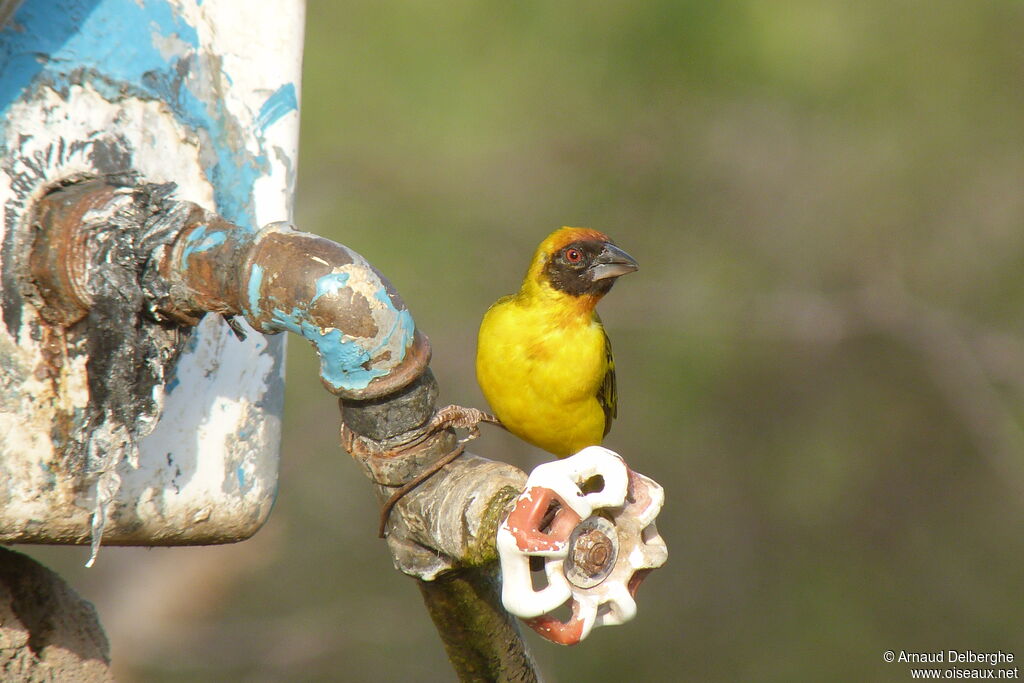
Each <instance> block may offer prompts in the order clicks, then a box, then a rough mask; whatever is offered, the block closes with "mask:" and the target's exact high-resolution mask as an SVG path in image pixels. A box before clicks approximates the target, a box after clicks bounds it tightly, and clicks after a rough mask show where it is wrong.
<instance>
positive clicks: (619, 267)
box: [587, 242, 640, 282]
mask: <svg viewBox="0 0 1024 683" xmlns="http://www.w3.org/2000/svg"><path fill="white" fill-rule="evenodd" d="M639 267H640V266H638V265H637V264H636V259H634V258H633V257H632V256H630V255H629V254H627V253H626V252H624V251H622V250H621V249H619V248H618V247H617V246H615V245H614V244H609V243H607V242H606V243H605V245H604V248H602V249H601V251H600V252H599V253H598V254H597V256H595V257H594V260H593V261H592V262H591V265H590V267H589V268H587V272H588V273H590V279H591V281H593V282H597V281H598V280H607V279H608V278H615V277H619V276H620V275H625V274H626V273H632V272H633V271H634V270H636V269H637V268H639Z"/></svg>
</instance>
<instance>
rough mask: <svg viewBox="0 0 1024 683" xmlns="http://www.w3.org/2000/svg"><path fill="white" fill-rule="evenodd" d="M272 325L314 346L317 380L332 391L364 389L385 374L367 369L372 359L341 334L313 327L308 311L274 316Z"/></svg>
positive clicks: (277, 309) (361, 348)
mask: <svg viewBox="0 0 1024 683" xmlns="http://www.w3.org/2000/svg"><path fill="white" fill-rule="evenodd" d="M273 323H274V324H275V325H276V326H277V327H279V328H280V329H282V330H288V331H289V332H294V333H295V334H298V335H302V336H303V337H305V338H306V339H308V340H309V341H311V342H313V345H314V346H316V349H317V353H318V354H319V355H320V376H321V377H322V378H323V379H324V381H325V382H327V383H328V384H329V385H330V386H331V388H333V389H335V390H356V389H365V388H366V387H367V386H368V385H369V384H370V382H371V381H372V380H373V379H374V378H376V377H381V376H383V375H386V374H387V370H383V369H380V368H370V369H367V368H366V367H365V366H366V365H368V364H369V362H370V360H371V359H372V358H373V355H372V353H371V352H370V351H368V350H367V349H365V348H363V347H362V346H360V344H359V342H357V341H355V340H354V339H352V338H349V339H347V340H346V339H345V335H344V334H343V333H342V331H341V330H337V329H329V330H326V331H325V330H324V329H323V328H321V327H319V326H318V325H317V324H316V323H314V322H313V321H312V320H311V319H310V317H309V313H308V312H307V311H304V310H302V309H300V308H293V309H292V310H291V313H285V312H284V311H282V310H281V309H279V308H275V309H274V312H273Z"/></svg>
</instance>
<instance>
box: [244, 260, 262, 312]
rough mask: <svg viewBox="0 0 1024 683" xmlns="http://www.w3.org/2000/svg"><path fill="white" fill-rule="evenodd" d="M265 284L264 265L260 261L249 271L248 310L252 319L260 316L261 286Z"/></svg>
mask: <svg viewBox="0 0 1024 683" xmlns="http://www.w3.org/2000/svg"><path fill="white" fill-rule="evenodd" d="M262 286H263V266H261V265H259V264H258V263H254V264H252V269H251V270H250V271H249V287H248V292H249V310H248V312H247V314H248V316H249V319H250V320H255V319H257V318H259V317H260V315H261V314H262V311H261V310H260V288H261V287H262Z"/></svg>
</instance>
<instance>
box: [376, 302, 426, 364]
mask: <svg viewBox="0 0 1024 683" xmlns="http://www.w3.org/2000/svg"><path fill="white" fill-rule="evenodd" d="M375 296H376V298H377V301H380V302H381V303H382V304H384V305H385V306H386V307H388V308H389V309H391V312H392V313H393V314H394V318H395V324H394V325H392V326H391V329H390V330H389V331H388V333H387V335H386V336H385V337H384V341H383V342H382V343H381V345H380V346H379V347H378V348H377V350H378V351H379V350H382V349H383V348H384V347H385V346H387V345H388V344H390V343H391V338H392V337H394V336H395V335H396V334H400V335H401V340H400V341H399V343H398V348H400V349H402V353H403V354H404V353H405V350H406V349H407V348H409V345H410V344H412V340H413V337H414V336H415V334H416V323H415V322H414V321H413V319H412V314H411V313H409V311H404V310H403V311H400V310H398V309H397V308H395V303H394V302H393V301H392V300H391V295H390V294H389V293H388V290H387V288H386V287H381V288H380V289H378V290H377V293H376V295H375ZM403 358H404V356H403ZM398 360H399V361H401V360H402V358H399V359H398Z"/></svg>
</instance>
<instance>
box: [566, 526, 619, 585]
mask: <svg viewBox="0 0 1024 683" xmlns="http://www.w3.org/2000/svg"><path fill="white" fill-rule="evenodd" d="M614 556H615V548H613V547H612V541H611V539H610V538H608V537H607V536H605V535H604V534H603V533H601V532H600V531H598V530H597V529H591V530H590V531H588V532H586V533H585V534H583V535H581V536H580V537H579V538H577V539H576V545H575V546H574V547H573V552H572V561H573V563H575V564H576V566H577V567H579V568H580V569H582V570H583V571H584V572H586V573H587V575H589V576H597V575H598V574H600V573H601V572H603V571H604V570H605V569H606V568H607V566H608V563H609V562H610V561H611V560H612V559H613V558H614Z"/></svg>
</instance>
